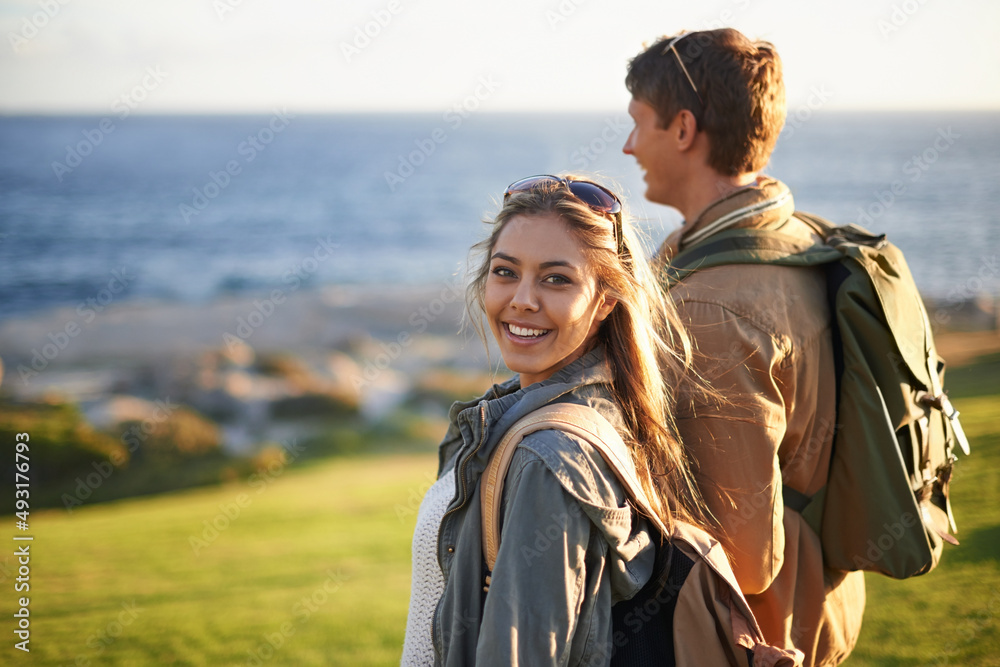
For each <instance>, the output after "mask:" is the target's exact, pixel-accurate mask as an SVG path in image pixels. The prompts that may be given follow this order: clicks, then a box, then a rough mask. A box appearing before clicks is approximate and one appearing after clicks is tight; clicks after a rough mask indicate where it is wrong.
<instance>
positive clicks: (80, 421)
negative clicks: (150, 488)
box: [0, 401, 129, 507]
mask: <svg viewBox="0 0 1000 667" xmlns="http://www.w3.org/2000/svg"><path fill="white" fill-rule="evenodd" d="M18 433H27V434H28V436H29V440H28V452H27V454H28V456H29V463H30V465H29V469H30V477H31V484H32V491H33V492H34V490H35V489H39V488H41V487H42V485H45V484H48V483H50V482H53V481H55V480H58V479H63V478H66V477H71V476H73V475H75V474H78V473H79V472H80V471H81V470H86V469H89V468H90V467H91V465H92V464H93V463H94V462H103V461H110V462H111V463H112V464H113V465H114V466H116V467H120V466H123V465H126V464H127V463H128V460H129V451H128V448H127V447H126V446H125V444H124V443H123V442H121V441H120V440H117V439H116V438H114V437H112V436H110V435H108V434H106V433H101V432H99V431H96V430H94V428H93V427H91V426H90V424H89V423H87V421H86V420H85V419H84V417H83V415H82V413H81V412H80V410H79V409H78V408H77V407H76V406H75V405H72V404H68V403H19V402H9V401H3V402H0V443H3V451H4V452H5V454H4V457H3V468H4V470H5V476H4V479H7V480H9V481H13V480H14V471H15V468H14V464H15V456H14V443H15V442H16V440H15V436H16V435H17V434H18ZM10 496H11V497H13V494H10ZM2 500H3V502H4V503H9V502H12V501H11V500H10V499H9V498H6V497H4V498H3V499H2ZM4 507H5V505H4Z"/></svg>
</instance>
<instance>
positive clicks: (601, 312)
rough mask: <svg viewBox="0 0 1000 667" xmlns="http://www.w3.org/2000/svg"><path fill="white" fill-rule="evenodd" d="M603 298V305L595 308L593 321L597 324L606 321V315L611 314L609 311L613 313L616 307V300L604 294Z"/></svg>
mask: <svg viewBox="0 0 1000 667" xmlns="http://www.w3.org/2000/svg"><path fill="white" fill-rule="evenodd" d="M603 298H604V301H603V303H601V305H600V306H598V307H597V313H596V315H597V317H596V318H595V319H596V320H597V321H598V322H603V321H604V320H606V319H607V318H608V315H610V314H611V311H613V310H614V309H615V306H617V305H618V299H616V298H614V297H612V296H608V295H607V294H605V295H604V297H603Z"/></svg>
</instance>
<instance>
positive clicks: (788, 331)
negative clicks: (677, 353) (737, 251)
mask: <svg viewBox="0 0 1000 667" xmlns="http://www.w3.org/2000/svg"><path fill="white" fill-rule="evenodd" d="M793 212H794V202H793V200H792V197H791V193H790V192H789V191H788V188H787V187H785V185H784V184H783V183H780V182H778V181H775V180H771V179H766V178H761V179H758V182H757V183H755V184H754V185H752V186H749V187H746V188H742V189H740V190H737V191H735V192H733V193H731V194H729V195H727V196H725V197H723V198H721V199H719V200H718V201H716V202H714V203H713V204H712V205H711V206H709V207H708V208H707V209H706V210H705V211H704V212H703V213H702V214H701V215H700V216H699V217H698V218H697V219H696V220H694V221H693V222H692V223H691V224H685V225H684V226H683V227H681V228H680V229H679V230H677V231H676V232H674V233H673V234H671V235H670V237H668V238H667V240H666V241H665V242H664V244H663V247H662V248H661V249H660V258H661V259H662V258H669V257H672V256H675V255H676V254H677V253H678V252H679V251H681V250H684V249H685V248H687V247H689V246H690V245H692V244H693V243H696V242H698V241H700V240H702V239H704V238H708V237H710V236H711V235H712V234H714V233H717V232H719V231H722V230H724V229H733V228H738V227H739V228H758V229H772V230H777V231H780V232H781V233H783V234H786V235H790V236H792V237H796V238H798V239H800V240H801V241H802V243H803V246H809V245H811V244H812V243H814V242H815V241H817V240H818V239H816V238H815V237H814V236H813V234H812V231H811V229H810V228H809V227H808V226H807V225H806V224H805V223H803V222H801V221H799V220H797V219H795V218H794V217H792V213H793ZM670 296H671V298H672V299H673V301H674V302H675V304H676V305H677V307H678V310H679V311H680V314H681V317H682V319H683V320H684V321H685V322H686V323H687V324H688V326H689V327H690V334H691V337H692V340H693V343H694V346H695V349H696V353H695V369H696V370H697V372H698V373H699V374H700V375H701V376H702V377H703V378H704V379H705V380H707V381H708V382H709V383H710V384H711V386H712V387H713V388H714V389H715V390H717V391H718V393H719V395H720V398H715V399H711V398H707V397H705V396H704V395H694V394H693V393H692V392H691V391H688V390H685V389H681V391H680V396H679V401H678V403H679V407H678V414H677V417H678V429H679V431H680V435H681V438H682V439H683V442H684V444H685V445H686V447H687V448H688V451H689V452H691V454H692V457H693V459H694V461H695V464H696V467H697V476H698V480H699V484H700V487H701V490H702V493H703V494H704V495H705V499H706V501H707V502H708V505H709V507H710V508H711V510H712V512H713V513H714V514H715V516H716V517H717V518H718V519H719V522H720V523H721V525H722V528H723V531H724V532H725V533H726V535H727V537H728V538H729V545H728V547H729V550H730V554H731V557H732V561H733V570H734V572H735V574H736V578H737V581H738V582H739V584H740V587H741V588H742V590H743V592H744V594H746V596H747V600H748V601H749V603H750V606H751V608H752V609H753V612H754V614H755V615H756V617H757V620H758V622H759V623H760V626H761V628H762V630H763V632H764V636H765V638H766V640H767V641H768V643H771V644H774V645H777V646H785V647H792V646H794V647H795V648H798V649H800V650H802V651H803V652H804V653H805V655H806V661H805V664H806V665H807V666H808V665H835V664H838V663H840V662H841V661H843V660H844V659H845V658H846V657H847V655H848V654H849V653H850V652H851V650H852V649H853V648H854V644H855V642H856V641H857V637H858V633H859V632H860V629H861V617H862V614H863V613H864V605H865V589H864V578H863V574H862V573H861V572H853V573H844V572H838V571H832V570H826V569H824V567H823V559H822V553H821V550H820V543H819V538H818V537H817V536H816V534H815V533H814V532H813V531H812V529H810V528H809V527H808V526H807V525H806V523H805V521H804V520H803V519H802V517H801V516H800V515H799V514H798V513H797V512H795V511H793V510H791V509H788V508H786V507H785V505H784V503H783V500H782V483H784V484H787V485H788V486H789V487H791V488H792V489H795V490H797V491H800V492H802V493H804V494H806V495H812V494H814V493H815V492H817V491H818V490H819V489H820V488H821V487H822V486H823V485H824V484H825V482H826V477H827V470H828V468H829V461H830V448H831V444H832V442H833V434H834V428H835V420H836V379H835V376H834V367H833V349H832V345H833V343H832V337H831V318H830V311H829V307H828V305H827V297H826V287H825V281H824V277H823V272H822V268H801V267H781V266H760V265H754V266H747V265H729V266H720V267H716V268H710V269H706V270H703V271H696V272H694V273H693V274H692V275H690V276H688V277H687V278H685V279H684V280H683V281H682V282H681V283H679V284H678V285H676V286H674V287H673V288H672V289H671V290H670Z"/></svg>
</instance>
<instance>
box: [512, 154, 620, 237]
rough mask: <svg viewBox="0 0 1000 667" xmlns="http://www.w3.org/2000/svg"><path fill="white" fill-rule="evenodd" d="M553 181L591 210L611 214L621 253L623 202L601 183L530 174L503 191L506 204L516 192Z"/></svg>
mask: <svg viewBox="0 0 1000 667" xmlns="http://www.w3.org/2000/svg"><path fill="white" fill-rule="evenodd" d="M553 183H557V184H560V185H564V186H566V187H567V188H568V189H569V191H570V193H571V194H572V195H573V196H574V197H576V198H577V199H579V200H580V201H582V202H583V203H584V204H586V205H587V206H589V207H590V208H591V210H593V211H596V212H597V213H601V214H603V215H607V216H611V218H612V219H613V220H614V223H615V226H614V234H615V244H616V246H617V248H618V254H619V255H621V254H622V249H623V248H624V242H623V239H622V203H621V200H620V199H618V196H617V195H615V193H614V192H612V191H611V190H608V189H607V188H606V187H604V186H603V185H599V184H597V183H594V182H592V181H577V180H570V179H568V178H562V177H560V176H552V175H550V174H542V175H539V176H529V177H527V178H522V179H521V180H519V181H514V182H513V183H511V184H510V185H508V186H507V189H506V190H504V193H503V201H504V204H506V203H507V199H508V198H510V196H511V195H512V194H514V193H517V192H530V191H531V190H534V189H535V188H537V187H540V186H543V185H550V184H553Z"/></svg>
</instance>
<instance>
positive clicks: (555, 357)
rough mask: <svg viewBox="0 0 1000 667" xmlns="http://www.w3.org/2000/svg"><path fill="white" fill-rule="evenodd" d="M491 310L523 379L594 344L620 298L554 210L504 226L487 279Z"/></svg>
mask: <svg viewBox="0 0 1000 667" xmlns="http://www.w3.org/2000/svg"><path fill="white" fill-rule="evenodd" d="M485 297H486V298H485V304H486V317H487V319H488V320H489V322H490V328H491V329H492V331H493V336H494V337H495V338H496V340H497V344H498V345H499V346H500V353H501V354H502V355H503V360H504V363H505V364H507V368H509V369H510V370H512V371H514V372H516V373H520V375H521V386H522V387H527V386H528V385H529V384H532V383H535V382H540V381H542V380H545V379H546V378H548V377H549V376H551V375H552V374H553V373H555V372H556V371H557V370H559V369H560V368H562V367H563V366H566V365H567V364H569V363H570V362H572V361H574V360H576V359H579V358H580V357H581V356H583V355H584V354H586V353H587V352H588V351H589V350H590V349H591V347H593V344H594V339H595V337H596V335H597V329H598V327H599V326H600V324H601V322H603V321H604V319H605V318H606V317H607V316H608V315H609V314H611V311H612V309H613V308H614V306H615V301H614V300H613V299H610V298H608V297H606V296H605V295H604V293H603V292H600V291H599V290H598V286H597V277H596V275H595V270H594V267H593V266H592V264H591V262H589V261H588V260H587V258H586V256H585V255H584V253H583V249H582V248H581V246H580V243H579V242H578V241H577V239H576V237H575V236H573V234H572V233H571V232H570V230H569V226H568V225H567V224H566V223H565V222H563V221H562V220H561V219H560V218H559V217H558V216H556V215H555V214H540V215H530V216H526V215H518V216H514V217H513V218H511V219H510V220H509V221H508V222H507V224H506V225H505V226H504V228H503V230H502V231H501V232H500V236H499V237H498V238H497V242H496V245H495V246H494V248H493V254H492V255H491V256H490V271H489V275H488V277H487V279H486V294H485Z"/></svg>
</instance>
